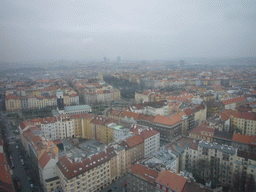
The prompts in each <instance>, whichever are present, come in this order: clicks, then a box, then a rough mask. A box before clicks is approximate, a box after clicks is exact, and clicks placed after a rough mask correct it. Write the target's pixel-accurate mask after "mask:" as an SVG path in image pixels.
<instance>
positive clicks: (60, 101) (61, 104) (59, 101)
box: [56, 89, 64, 110]
mask: <svg viewBox="0 0 256 192" xmlns="http://www.w3.org/2000/svg"><path fill="white" fill-rule="evenodd" d="M56 97H57V107H58V110H64V98H63V92H62V91H61V90H60V89H59V90H58V92H57V93H56Z"/></svg>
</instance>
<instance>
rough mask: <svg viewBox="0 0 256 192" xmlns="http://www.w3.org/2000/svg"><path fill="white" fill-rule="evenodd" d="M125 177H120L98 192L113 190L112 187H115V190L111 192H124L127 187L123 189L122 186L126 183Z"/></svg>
mask: <svg viewBox="0 0 256 192" xmlns="http://www.w3.org/2000/svg"><path fill="white" fill-rule="evenodd" d="M126 177H127V176H126V175H125V176H123V177H121V178H120V179H118V180H116V181H115V182H113V183H111V184H110V185H108V186H107V187H106V188H104V189H102V190H100V192H107V191H108V190H109V189H113V187H116V189H115V190H112V191H113V192H126V189H127V186H126V187H123V184H124V183H125V182H126Z"/></svg>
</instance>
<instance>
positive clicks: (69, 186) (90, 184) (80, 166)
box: [57, 151, 115, 192]
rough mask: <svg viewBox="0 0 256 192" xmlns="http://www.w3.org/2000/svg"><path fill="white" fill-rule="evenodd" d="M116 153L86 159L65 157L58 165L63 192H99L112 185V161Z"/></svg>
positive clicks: (101, 153)
mask: <svg viewBox="0 0 256 192" xmlns="http://www.w3.org/2000/svg"><path fill="white" fill-rule="evenodd" d="M114 155H115V154H114V153H107V152H106V151H103V152H100V153H98V154H95V155H92V156H90V157H88V158H86V159H76V160H73V159H70V158H69V157H67V156H63V157H62V158H60V160H59V161H58V163H57V174H58V176H59V178H60V184H61V188H62V191H63V192H83V191H88V192H92V191H99V190H101V189H103V188H104V187H106V186H107V185H108V184H110V183H111V164H110V162H111V161H110V160H111V158H112V156H114Z"/></svg>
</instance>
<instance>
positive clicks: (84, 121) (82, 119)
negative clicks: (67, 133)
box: [71, 113, 93, 139]
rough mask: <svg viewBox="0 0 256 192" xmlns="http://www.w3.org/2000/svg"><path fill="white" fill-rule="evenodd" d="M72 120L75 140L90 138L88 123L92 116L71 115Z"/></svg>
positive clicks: (84, 114) (86, 114) (85, 114)
mask: <svg viewBox="0 0 256 192" xmlns="http://www.w3.org/2000/svg"><path fill="white" fill-rule="evenodd" d="M71 118H72V119H74V134H75V137H76V138H87V139H90V138H91V130H90V126H91V124H90V121H91V120H92V118H93V116H92V115H90V114H88V113H80V114H73V115H71Z"/></svg>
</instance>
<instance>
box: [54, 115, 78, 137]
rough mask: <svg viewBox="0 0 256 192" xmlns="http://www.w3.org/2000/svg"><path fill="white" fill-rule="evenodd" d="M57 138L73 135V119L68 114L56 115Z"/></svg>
mask: <svg viewBox="0 0 256 192" xmlns="http://www.w3.org/2000/svg"><path fill="white" fill-rule="evenodd" d="M57 126H58V138H60V139H63V138H68V137H69V138H71V137H74V135H75V133H74V129H75V126H74V119H72V118H71V117H70V115H65V114H63V115H59V116H58V122H57Z"/></svg>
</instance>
